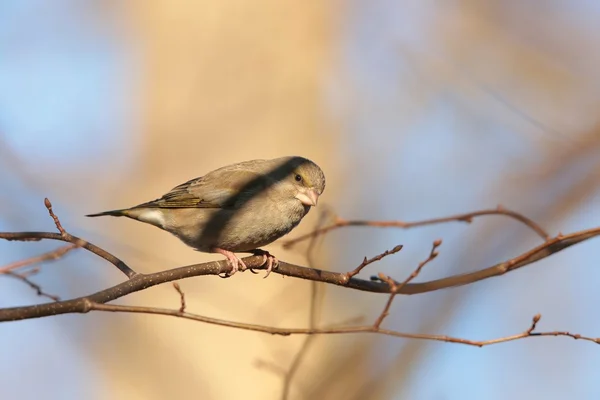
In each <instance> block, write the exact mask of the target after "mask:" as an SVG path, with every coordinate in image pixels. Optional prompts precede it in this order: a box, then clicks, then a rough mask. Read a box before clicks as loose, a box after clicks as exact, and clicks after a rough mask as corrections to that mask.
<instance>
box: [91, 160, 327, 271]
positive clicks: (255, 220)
mask: <svg viewBox="0 0 600 400" xmlns="http://www.w3.org/2000/svg"><path fill="white" fill-rule="evenodd" d="M324 189H325V175H324V174H323V171H322V170H321V168H319V167H318V166H317V165H316V164H315V163H313V162H312V161H310V160H308V159H306V158H303V157H281V158H275V159H272V160H252V161H244V162H241V163H237V164H232V165H228V166H225V167H222V168H219V169H216V170H214V171H212V172H209V173H207V174H206V175H204V176H202V177H200V178H195V179H192V180H190V181H188V182H185V183H183V184H181V185H179V186H176V187H174V188H173V189H171V191H170V192H168V193H167V194H165V195H164V196H162V197H161V198H160V199H157V200H153V201H149V202H147V203H142V204H140V205H137V206H135V207H132V208H127V209H121V210H113V211H105V212H101V213H98V214H90V215H87V216H88V217H99V216H103V215H111V216H115V217H129V218H132V219H135V220H138V221H141V222H145V223H148V224H151V225H154V226H157V227H159V228H161V229H163V230H165V231H167V232H170V233H172V234H173V235H175V236H177V237H178V238H179V239H180V240H181V241H183V242H184V243H185V244H187V245H188V246H190V247H193V248H194V249H196V250H199V251H202V252H207V253H220V254H223V255H224V256H225V257H227V259H228V260H229V263H230V264H231V267H232V270H231V272H230V273H229V274H228V275H229V276H231V275H233V274H234V273H235V272H237V271H238V270H242V271H243V270H245V269H246V268H247V267H246V264H244V262H243V261H242V260H241V259H240V258H239V257H238V256H237V255H235V254H234V252H251V253H254V254H257V255H263V262H264V263H267V275H268V274H269V273H270V272H271V270H272V268H273V265H274V264H275V265H276V264H277V262H278V261H277V259H276V258H275V257H273V256H272V255H271V254H269V253H268V252H266V251H263V250H260V249H259V248H260V247H262V246H265V245H267V244H269V243H271V242H273V241H275V240H277V239H279V238H280V237H282V236H283V235H285V234H287V233H288V232H290V231H291V230H292V229H294V228H295V227H296V226H297V225H298V224H299V223H300V221H301V220H302V218H303V217H304V216H305V215H306V214H307V213H308V212H309V210H310V208H311V207H312V206H316V205H317V201H318V199H319V196H320V195H321V194H322V193H323V190H324Z"/></svg>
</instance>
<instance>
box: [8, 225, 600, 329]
mask: <svg viewBox="0 0 600 400" xmlns="http://www.w3.org/2000/svg"><path fill="white" fill-rule="evenodd" d="M67 235H68V236H71V235H69V234H67ZM598 235H600V228H593V229H588V230H584V231H579V232H575V233H571V234H569V235H559V236H557V237H555V238H553V239H550V240H548V241H546V242H545V243H543V244H541V245H539V246H536V247H534V248H533V249H531V250H529V251H527V252H525V253H523V254H521V255H519V256H517V257H515V258H512V259H510V260H507V261H504V262H501V263H498V264H496V265H493V266H491V267H488V268H484V269H481V270H478V271H475V272H471V273H466V274H457V275H452V276H449V277H446V278H442V279H437V280H432V281H428V282H420V283H407V284H406V285H405V286H404V287H402V288H401V289H399V290H398V294H405V295H413V294H419V293H427V292H432V291H436V290H441V289H446V288H449V287H454V286H461V285H467V284H472V283H474V282H477V281H481V280H484V279H489V278H491V277H494V276H499V275H503V274H505V273H507V272H509V271H513V270H516V269H518V268H521V267H524V266H526V265H529V264H532V263H534V262H536V261H539V260H542V259H544V258H546V257H549V256H551V255H553V254H556V253H558V252H560V251H562V250H564V249H566V248H568V247H570V246H573V245H575V244H577V243H581V242H583V241H586V240H589V239H591V238H593V237H596V236H598ZM2 238H3V239H8V240H30V239H31V238H33V239H35V240H38V239H53V240H61V241H66V240H65V238H63V237H62V236H61V235H60V234H56V233H48V232H17V233H14V232H13V233H11V232H8V233H2V232H0V239H2ZM74 240H80V239H78V238H75V239H74ZM82 248H84V249H86V250H88V251H91V252H92V253H94V254H98V255H100V256H101V257H103V258H105V259H107V260H109V261H110V260H115V259H116V260H117V262H113V264H114V265H117V267H118V268H119V269H120V270H121V271H122V269H121V267H119V265H120V264H119V263H122V265H125V264H124V263H123V262H122V261H120V260H118V259H117V258H116V257H114V256H113V255H112V254H110V253H108V252H106V251H105V250H103V249H100V248H98V247H96V246H94V245H92V244H91V243H89V242H85V241H84V245H82ZM105 255H106V256H105ZM262 262H263V258H262V257H261V256H250V257H246V258H244V263H245V264H246V265H247V266H248V267H249V268H253V269H265V268H266V266H264V265H263V264H262ZM127 268H129V267H127ZM230 270H231V266H230V265H229V263H228V262H227V260H221V261H212V262H207V263H202V264H193V265H189V266H185V267H179V268H174V269H170V270H165V271H160V272H156V273H153V274H147V275H144V274H139V273H135V272H133V274H132V277H131V278H130V279H129V280H128V281H125V282H123V283H120V284H118V285H115V286H113V287H110V288H108V289H105V290H102V291H100V292H97V293H94V294H92V295H89V296H86V297H79V298H76V299H72V300H65V301H61V302H57V303H52V304H38V305H33V306H24V307H12V308H4V309H0V322H2V321H15V320H21V319H30V318H40V317H47V316H51V315H56V314H65V313H80V312H86V306H85V301H86V300H88V301H94V302H98V303H107V302H109V301H112V300H115V299H118V298H120V297H123V296H126V295H128V294H130V293H133V292H137V291H140V290H144V289H147V288H149V287H152V286H155V285H159V284H162V283H166V282H173V281H176V280H180V279H184V278H190V277H193V276H201V275H218V274H223V273H226V272H229V271H230ZM131 271H133V270H131ZM273 272H275V273H278V274H281V275H285V276H290V277H295V278H301V279H307V280H311V281H317V282H323V283H328V284H333V285H337V286H343V287H347V288H351V289H357V290H362V291H368V292H375V293H390V288H389V285H388V284H386V283H384V282H373V281H370V280H363V279H358V278H351V279H350V280H347V277H346V273H339V272H332V271H325V270H320V269H316V268H307V267H302V266H299V265H294V264H290V263H286V262H284V261H280V262H279V265H278V267H277V268H276V269H274V270H273ZM397 284H398V283H397Z"/></svg>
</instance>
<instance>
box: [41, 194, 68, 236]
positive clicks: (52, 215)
mask: <svg viewBox="0 0 600 400" xmlns="http://www.w3.org/2000/svg"><path fill="white" fill-rule="evenodd" d="M44 205H45V206H46V208H47V209H48V213H49V214H50V217H51V218H52V219H53V220H54V224H55V225H56V229H58V231H59V232H60V234H61V235H63V236H65V235H66V234H67V232H66V231H65V229H64V228H63V227H62V225H61V223H60V220H59V219H58V217H57V216H56V215H55V214H54V212H53V211H52V203H51V202H50V200H48V198H47V197H46V198H45V199H44Z"/></svg>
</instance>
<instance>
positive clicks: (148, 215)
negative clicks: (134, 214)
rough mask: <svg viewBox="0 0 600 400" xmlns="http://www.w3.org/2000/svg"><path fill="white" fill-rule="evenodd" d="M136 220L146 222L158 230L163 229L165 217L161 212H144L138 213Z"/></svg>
mask: <svg viewBox="0 0 600 400" xmlns="http://www.w3.org/2000/svg"><path fill="white" fill-rule="evenodd" d="M138 219H139V220H140V221H142V222H146V223H148V224H152V225H155V226H158V227H160V228H164V227H165V216H164V215H163V212H162V211H161V210H144V211H143V212H141V213H140V215H139V216H138Z"/></svg>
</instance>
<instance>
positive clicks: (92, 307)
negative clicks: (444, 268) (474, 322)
mask: <svg viewBox="0 0 600 400" xmlns="http://www.w3.org/2000/svg"><path fill="white" fill-rule="evenodd" d="M89 311H105V312H126V313H137V314H155V315H167V316H172V317H178V318H184V319H189V320H192V321H198V322H204V323H207V324H212V325H220V326H225V327H229V328H236V329H242V330H248V331H254V332H262V333H268V334H271V335H281V336H291V335H333V334H339V335H343V334H358V333H375V334H380V335H386V336H393V337H398V338H404V339H417V340H430V341H438V342H448V343H458V344H465V345H469V346H476V347H484V346H490V345H493V344H498V343H505V342H510V341H513V340H519V339H525V338H529V337H540V336H566V337H570V338H573V339H578V340H585V341H590V342H594V343H596V344H600V338H594V337H589V336H583V335H580V334H576V333H571V332H567V331H551V332H535V331H534V330H535V328H536V324H537V322H538V321H539V319H540V318H541V316H540V315H539V314H538V315H536V316H535V317H534V318H533V320H534V323H533V324H532V325H531V326H529V327H528V328H527V329H526V330H525V331H523V332H521V333H518V334H515V335H511V336H504V337H499V338H495V339H489V340H470V339H463V338H457V337H453V336H446V335H429V334H421V333H406V332H399V331H395V330H391V329H381V328H378V327H375V326H347V327H340V328H325V329H318V328H307V329H303V328H277V327H271V326H265V325H257V324H247V323H243V322H234V321H227V320H222V319H218V318H211V317H205V316H202V315H197V314H191V313H187V312H184V313H180V312H179V310H169V309H162V308H155V307H139V306H125V305H116V304H99V303H93V302H89V301H88V302H87V305H86V312H89Z"/></svg>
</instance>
